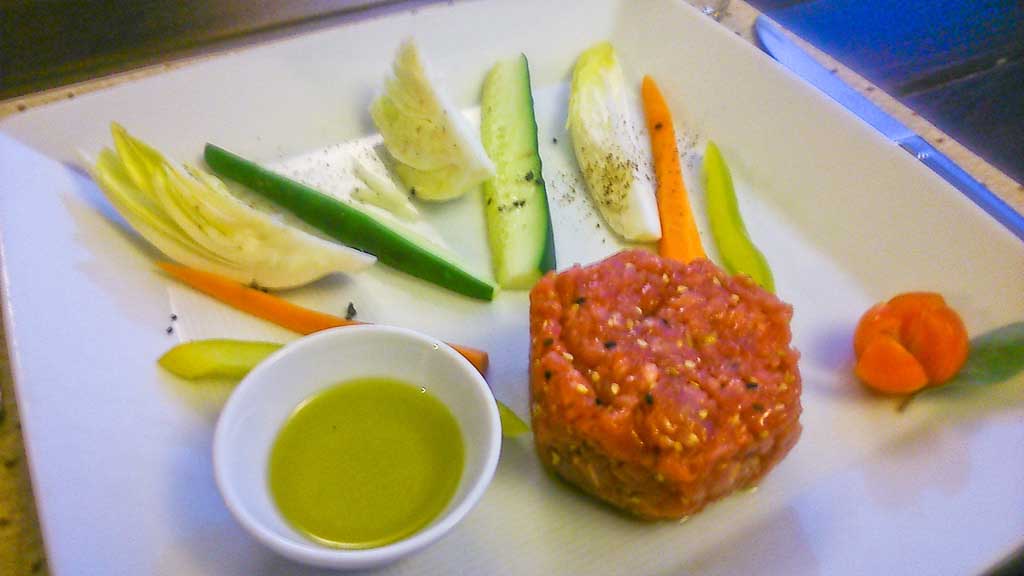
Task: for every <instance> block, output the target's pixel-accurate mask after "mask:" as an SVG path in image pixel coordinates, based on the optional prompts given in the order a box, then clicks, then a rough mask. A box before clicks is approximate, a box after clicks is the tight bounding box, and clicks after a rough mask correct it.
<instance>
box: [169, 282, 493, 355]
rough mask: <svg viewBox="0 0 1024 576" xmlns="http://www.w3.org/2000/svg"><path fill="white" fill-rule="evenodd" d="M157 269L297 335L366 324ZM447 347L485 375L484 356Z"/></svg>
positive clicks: (230, 285) (249, 290) (260, 293)
mask: <svg viewBox="0 0 1024 576" xmlns="http://www.w3.org/2000/svg"><path fill="white" fill-rule="evenodd" d="M157 265H158V266H160V268H161V269H162V270H163V271H164V272H166V273H167V274H169V275H171V276H172V277H173V278H176V279H178V280H180V281H181V282H183V283H185V284H187V285H188V286H191V287H192V288H194V289H196V290H198V291H200V292H202V293H204V294H206V295H208V296H211V297H213V298H216V299H217V300H220V301H221V302H223V303H225V304H227V305H228V306H231V307H233V308H236V309H238V310H241V311H242V312H246V313H248V314H252V315H253V316H256V317H259V318H262V319H264V320H266V321H268V322H273V323H274V324H277V325H278V326H281V327H282V328H287V329H288V330H291V331H293V332H298V333H299V334H312V333H313V332H319V331H321V330H326V329H328V328H335V327H337V326H356V325H359V324H365V322H358V321H356V320H346V319H344V318H342V317H340V316H334V315H333V314H325V313H323V312H318V311H316V310H310V309H309V308H304V307H302V306H299V305H298V304H292V303H291V302H289V301H287V300H285V299H283V298H279V297H277V296H274V295H272V294H268V293H266V292H263V291H261V290H256V289H254V288H250V287H248V286H244V285H242V284H239V283H237V282H234V281H232V280H230V279H229V278H225V277H223V276H218V275H217V274H213V273H210V272H204V271H202V270H195V269H192V268H188V267H186V266H181V265H179V264H174V263H172V262H159V263H158V264H157ZM450 346H451V347H452V348H453V349H455V351H456V352H458V353H459V354H461V355H462V356H464V357H465V358H466V360H469V362H470V363H471V364H472V365H473V366H474V367H475V368H476V369H477V370H478V371H479V372H480V373H481V374H484V375H486V374H487V366H488V362H489V360H488V356H487V352H484V351H482V350H477V349H475V348H470V347H468V346H459V345H451V344H450Z"/></svg>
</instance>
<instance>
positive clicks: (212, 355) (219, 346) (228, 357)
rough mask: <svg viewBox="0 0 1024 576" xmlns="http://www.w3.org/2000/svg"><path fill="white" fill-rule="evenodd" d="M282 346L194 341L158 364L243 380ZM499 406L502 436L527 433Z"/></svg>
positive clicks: (177, 371) (187, 373)
mask: <svg viewBox="0 0 1024 576" xmlns="http://www.w3.org/2000/svg"><path fill="white" fill-rule="evenodd" d="M281 346H283V344H275V343H273V342H254V341H248V340H228V339H219V338H217V339H210V340H193V341H192V342H184V343H182V344H178V345H177V346H175V347H174V348H171V349H170V350H168V351H167V352H166V353H165V354H164V355H163V356H161V357H160V359H159V360H157V364H159V365H160V366H163V368H164V369H165V370H167V371H168V372H170V373H171V374H174V375H175V376H179V377H181V378H185V379H186V380H201V379H204V378H225V379H232V380H239V379H241V378H243V377H245V375H246V374H248V373H249V371H250V370H252V369H253V368H255V367H256V365H257V364H259V363H260V362H262V361H263V360H264V359H266V357H267V356H270V355H271V354H273V353H274V352H276V351H277V350H279V349H280V348H281ZM495 402H497V404H498V415H499V416H500V418H501V435H502V436H505V437H508V438H514V437H516V436H520V435H522V434H524V433H526V432H529V430H530V429H529V427H527V425H526V422H523V421H522V419H520V418H519V416H516V413H515V412H513V411H512V409H511V408H509V407H508V406H506V405H504V404H502V403H501V402H499V401H498V400H495Z"/></svg>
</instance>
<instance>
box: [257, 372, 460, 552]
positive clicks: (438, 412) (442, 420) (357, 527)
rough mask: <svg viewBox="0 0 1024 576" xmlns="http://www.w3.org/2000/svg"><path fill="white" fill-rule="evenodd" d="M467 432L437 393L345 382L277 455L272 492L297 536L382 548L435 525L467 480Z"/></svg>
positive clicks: (294, 421) (319, 401)
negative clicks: (464, 436) (464, 471)
mask: <svg viewBox="0 0 1024 576" xmlns="http://www.w3.org/2000/svg"><path fill="white" fill-rule="evenodd" d="M463 459H464V456H463V445H462V433H461V432H460V430H459V424H458V422H456V421H455V417H454V416H452V413H451V411H449V410H448V407H447V406H445V405H444V404H443V403H442V402H441V401H440V400H438V399H437V398H435V397H434V396H433V395H431V394H430V393H429V392H427V391H425V390H423V389H421V388H418V387H413V386H410V385H409V384H405V383H403V382H400V381H397V380H392V379H388V378H364V379H359V380H351V381H348V382H344V383H342V384H339V385H337V386H334V387H332V388H328V389H326V390H324V391H323V392H320V393H318V394H317V395H315V396H313V397H311V398H309V399H308V400H306V401H304V402H303V403H302V404H300V405H299V406H298V408H296V409H295V412H294V413H293V414H292V415H291V417H290V418H289V419H288V421H287V422H285V424H284V426H283V427H282V428H281V431H280V432H279V433H278V436H277V440H275V441H274V446H273V448H272V449H271V452H270V469H269V474H268V476H269V482H270V493H271V496H272V497H273V499H274V502H275V504H277V508H278V510H279V511H280V512H281V514H282V516H284V518H285V520H287V521H288V522H289V523H290V524H291V525H292V527H293V528H295V529H296V530H298V531H299V532H300V533H302V534H304V535H306V536H307V537H309V538H310V539H312V540H314V541H316V542H319V543H321V544H325V545H327V546H332V547H337V548H372V547H376V546H383V545H385V544H389V543H391V542H394V541H396V540H400V539H402V538H404V537H406V536H409V535H411V534H413V533H414V532H416V531H418V530H419V529H420V528H423V527H424V526H426V525H427V524H429V523H430V522H431V521H432V520H433V519H434V518H435V517H437V515H438V514H440V513H441V511H442V510H443V509H444V507H445V506H446V505H447V504H448V501H449V500H451V498H452V495H453V494H455V489H456V487H457V486H458V484H459V479H460V477H461V476H462V466H463Z"/></svg>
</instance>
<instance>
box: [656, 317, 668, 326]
mask: <svg viewBox="0 0 1024 576" xmlns="http://www.w3.org/2000/svg"><path fill="white" fill-rule="evenodd" d="M658 320H661V323H662V324H663V325H665V326H668V320H666V319H665V318H658Z"/></svg>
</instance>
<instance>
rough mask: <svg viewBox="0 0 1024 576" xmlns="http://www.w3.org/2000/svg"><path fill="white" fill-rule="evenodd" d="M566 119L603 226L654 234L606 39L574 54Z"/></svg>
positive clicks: (643, 163) (646, 173) (657, 231)
mask: <svg viewBox="0 0 1024 576" xmlns="http://www.w3.org/2000/svg"><path fill="white" fill-rule="evenodd" d="M567 124H568V128H569V133H570V134H571V135H572V145H573V150H574V151H575V153H576V161H577V163H578V164H579V166H580V171H581V172H582V173H583V179H584V180H585V181H586V183H587V189H588V190H589V191H590V195H591V197H592V198H593V199H594V203H595V204H596V205H597V207H598V209H599V210H600V212H601V215H602V216H603V217H604V220H605V222H607V223H608V226H610V227H611V229H612V230H614V231H615V232H616V233H617V234H619V235H620V236H622V237H623V238H625V239H626V240H632V241H636V242H653V241H655V240H657V239H658V238H660V237H661V224H660V222H659V219H658V205H657V200H656V198H655V195H654V186H653V179H652V177H651V174H650V166H649V164H648V161H647V159H646V158H645V155H644V154H642V153H641V150H642V147H641V145H640V135H639V133H638V131H637V126H636V123H635V121H634V119H633V114H632V112H631V106H630V101H629V97H628V96H627V94H626V81H625V79H624V78H623V74H622V69H621V68H620V67H619V61H618V58H617V57H616V56H615V50H614V49H613V48H612V45H611V44H609V43H608V42H602V43H599V44H596V45H594V46H592V47H591V48H589V49H587V50H586V51H585V52H583V54H581V55H580V57H579V59H577V61H576V66H575V67H574V68H573V72H572V93H571V95H570V97H569V118H568V121H567Z"/></svg>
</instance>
